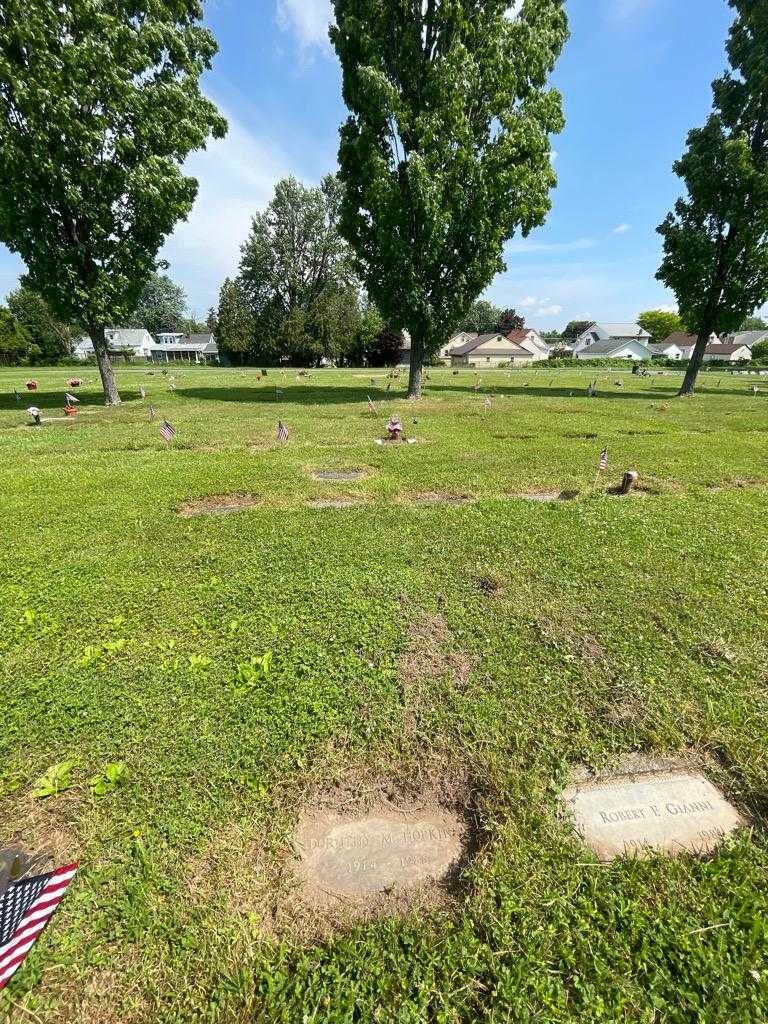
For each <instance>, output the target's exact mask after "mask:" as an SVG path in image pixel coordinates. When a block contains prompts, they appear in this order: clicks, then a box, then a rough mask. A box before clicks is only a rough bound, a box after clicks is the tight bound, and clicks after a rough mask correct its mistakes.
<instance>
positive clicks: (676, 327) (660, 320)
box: [637, 309, 684, 341]
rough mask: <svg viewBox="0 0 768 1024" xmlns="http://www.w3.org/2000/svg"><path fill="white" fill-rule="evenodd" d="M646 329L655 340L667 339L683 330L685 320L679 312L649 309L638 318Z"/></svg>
mask: <svg viewBox="0 0 768 1024" xmlns="http://www.w3.org/2000/svg"><path fill="white" fill-rule="evenodd" d="M637 322H638V323H639V324H640V326H641V327H642V328H643V330H644V331H648V333H649V334H650V336H651V338H653V340H654V341H666V339H667V338H668V337H669V336H670V334H674V333H675V331H682V330H683V329H684V328H683V321H682V320H681V319H680V316H679V314H678V313H670V312H668V311H667V310H665V309H647V310H646V311H645V312H644V313H641V314H640V316H639V317H638V318H637Z"/></svg>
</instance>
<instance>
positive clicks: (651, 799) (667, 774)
mask: <svg viewBox="0 0 768 1024" xmlns="http://www.w3.org/2000/svg"><path fill="white" fill-rule="evenodd" d="M562 801H563V804H564V806H565V809H566V811H567V812H568V813H569V814H570V816H571V818H572V821H573V825H574V827H575V829H576V831H577V832H578V834H579V835H580V836H581V837H582V839H583V840H584V842H585V843H586V844H587V846H589V847H590V849H591V850H593V851H594V853H596V854H597V856H598V857H599V858H600V860H602V861H610V860H613V859H614V858H615V857H627V856H634V857H647V856H650V855H652V854H654V853H663V854H667V855H668V856H674V855H676V854H679V853H683V852H688V853H695V854H705V853H711V852H712V851H713V850H715V849H716V848H717V847H718V846H719V845H720V844H721V843H722V841H723V840H724V839H725V838H726V836H727V835H729V834H730V833H731V832H734V831H735V830H736V829H738V828H739V827H741V826H742V825H744V823H745V822H744V819H743V818H742V817H741V815H740V814H739V812H738V811H737V810H736V808H735V807H733V806H732V805H731V804H730V803H729V802H728V801H727V800H726V799H725V798H724V797H723V795H722V793H720V791H719V790H718V789H717V787H716V786H714V785H713V784H712V783H711V782H710V781H709V780H708V779H706V778H705V777H704V776H703V775H701V774H700V773H698V772H689V771H685V770H683V771H661V772H648V773H645V774H640V775H620V776H616V777H613V778H599V779H595V780H590V781H589V782H586V783H580V784H575V785H573V786H569V787H568V788H567V789H566V790H565V791H564V792H563V794H562Z"/></svg>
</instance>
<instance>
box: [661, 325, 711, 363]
mask: <svg viewBox="0 0 768 1024" xmlns="http://www.w3.org/2000/svg"><path fill="white" fill-rule="evenodd" d="M662 344H663V345H669V346H674V348H677V349H679V350H680V352H681V353H682V356H681V357H680V358H682V359H690V358H691V356H692V355H693V350H694V349H695V348H696V335H695V334H686V332H685V331H674V332H673V333H672V334H670V336H669V337H668V338H667V339H666V341H664V342H662ZM709 344H710V345H719V344H720V339H719V338H718V336H717V335H716V334H715V332H714V331H713V332H712V334H710V336H709ZM655 347H656V346H651V348H655ZM669 358H671V359H677V358H678V357H677V356H670V357H669Z"/></svg>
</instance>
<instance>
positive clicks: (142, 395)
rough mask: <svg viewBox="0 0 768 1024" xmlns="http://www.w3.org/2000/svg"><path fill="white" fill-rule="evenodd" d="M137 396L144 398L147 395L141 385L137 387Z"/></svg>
mask: <svg viewBox="0 0 768 1024" xmlns="http://www.w3.org/2000/svg"><path fill="white" fill-rule="evenodd" d="M139 397H140V398H146V397H147V392H146V391H145V390H144V388H143V387H140V388H139Z"/></svg>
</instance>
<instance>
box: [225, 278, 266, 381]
mask: <svg viewBox="0 0 768 1024" xmlns="http://www.w3.org/2000/svg"><path fill="white" fill-rule="evenodd" d="M216 323H217V334H216V341H217V343H218V346H219V350H220V351H221V352H222V353H224V354H226V355H228V356H230V357H233V359H234V361H235V362H236V363H243V362H245V361H246V359H247V357H248V355H249V354H250V353H252V350H253V348H254V342H255V333H256V325H255V322H254V318H253V314H252V313H251V307H250V303H249V301H248V295H247V293H246V290H245V288H244V287H243V283H242V281H241V280H240V278H235V280H234V281H233V280H231V279H230V278H229V277H228V278H227V279H226V280H225V282H224V284H223V285H222V286H221V291H220V293H219V310H218V313H217V315H216Z"/></svg>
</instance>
